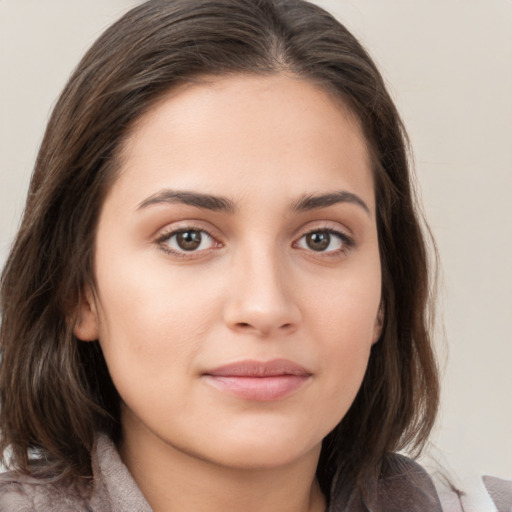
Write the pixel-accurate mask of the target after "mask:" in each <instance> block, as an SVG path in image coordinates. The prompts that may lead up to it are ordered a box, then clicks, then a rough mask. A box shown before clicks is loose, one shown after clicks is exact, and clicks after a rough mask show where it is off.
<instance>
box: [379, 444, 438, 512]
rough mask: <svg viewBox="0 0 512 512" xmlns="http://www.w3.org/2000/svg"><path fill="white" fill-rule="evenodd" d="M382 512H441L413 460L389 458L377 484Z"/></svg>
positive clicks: (431, 488)
mask: <svg viewBox="0 0 512 512" xmlns="http://www.w3.org/2000/svg"><path fill="white" fill-rule="evenodd" d="M378 495H379V504H380V506H381V508H382V510H385V511H387V510H390V511H391V510H408V511H411V512H413V511H418V512H420V511H429V512H437V511H439V512H440V511H441V510H442V508H441V502H440V500H439V496H438V494H437V491H436V488H435V486H434V483H433V482H432V479H431V478H430V476H429V475H428V473H427V472H426V471H425V470H424V469H423V468H422V467H421V466H420V465H419V464H418V463H417V462H415V461H414V460H412V459H409V458H408V457H405V456H403V455H399V454H390V455H389V456H388V457H386V459H385V460H384V463H383V466H382V473H381V478H380V479H379V484H378Z"/></svg>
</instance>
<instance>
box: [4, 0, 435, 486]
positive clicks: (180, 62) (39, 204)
mask: <svg viewBox="0 0 512 512" xmlns="http://www.w3.org/2000/svg"><path fill="white" fill-rule="evenodd" d="M283 71H284V72H288V73H292V74H294V75H296V76H299V77H302V78H303V79H305V80H310V81H313V82H315V83H316V84H320V86H322V87H324V88H325V89H327V90H329V91H331V92H333V93H335V94H336V95H337V97H339V98H340V99H341V100H342V101H343V102H344V103H345V104H346V105H347V106H348V107H349V108H350V109H351V110H352V111H353V112H354V113H355V115H356V116H357V117H358V118H359V119H360V121H361V125H362V127H363V130H364V133H365V136H366V138H367V142H368V146H369V148H370V152H371V154H372V158H373V171H374V180H375V193H376V203H377V224H378V233H379V244H380V253H381V263H382V271H383V277H382V279H383V282H382V290H383V292H382V293H383V295H382V306H383V311H384V327H383V331H382V335H381V339H380V340H379V342H378V343H377V344H375V345H374V347H373V349H372V352H371V356H370V360H369V365H368V369H367V372H366V375H365V378H364V381H363V384H362V387H361V389H360V391H359V393H358V395H357V397H356V399H355V402H354V403H353V405H352V407H351V408H350V410H349V411H348V413H347V414H346V416H345V417H344V418H343V420H342V421H341V422H340V424H339V425H338V426H337V427H336V428H335V429H334V431H333V432H331V433H330V434H329V435H328V436H327V438H326V439H325V440H324V444H323V449H322V453H321V457H320V462H319V466H318V477H319V480H320V483H321V485H322V487H323V488H324V491H326V492H327V491H328V488H329V485H330V483H331V480H332V478H333V474H334V471H335V470H336V471H337V472H338V473H337V474H338V478H337V482H338V484H337V485H338V486H344V488H346V489H349V488H357V489H359V490H360V491H361V492H363V493H366V494H368V493H369V492H370V491H369V489H370V487H371V482H374V481H376V479H377V478H378V476H379V473H380V471H381V466H382V464H383V462H384V460H385V456H386V454H388V453H389V452H393V451H396V450H400V449H403V448H406V447H409V448H410V449H413V450H415V449H416V450H419V449H421V447H422V445H423V444H424V442H425V441H426V439H427V436H428V434H429V432H430V430H431V428H432V425H433V422H434V419H435V416H436V411H437V405H438V376H437V368H436V363H435V359H434V355H433V351H432V346H431V340H430V335H429V317H428V305H429V300H430V288H431V283H430V282H429V273H428V265H427V254H426V248H425V242H424V237H423V235H422V232H421V228H420V222H419V218H418V211H417V206H416V204H415V200H414V194H413V191H412V186H411V182H410V171H409V166H408V160H407V139H406V136H405V131H404V129H403V126H402V123H401V121H400V118H399V115H398V113H397V111H396V108H395V106H394V104H393V102H392V100H391V98H390V96H389V95H388V93H387V91H386V88H385V85H384V82H383V80H382V77H381V75H380V74H379V72H378V70H377V68H376V66H375V65H374V63H373V62H372V60H371V58H370V57H369V56H368V54H367V53H366V52H365V50H364V49H363V48H362V47H361V45H360V44H359V43H358V42H357V41H356V39H355V38H354V37H353V36H352V35H351V34H350V33H349V32H348V31H347V29H346V28H345V27H343V26H342V25H341V24H340V23H339V22H338V21H336V20H335V19H334V18H333V17H332V16H331V15H329V14H328V13H326V12H325V11H324V10H322V9H321V8H319V7H317V6H315V5H312V4H310V3H307V2H304V1H302V0H152V1H149V2H146V3H144V4H142V5H140V6H139V7H136V8H134V9H133V10H131V11H130V12H128V13H127V14H126V15H125V16H124V17H123V18H121V20H119V21H118V22H117V23H115V24H114V25H113V26H112V27H110V28H109V29H108V30H107V31H106V32H105V33H104V34H103V35H102V36H101V37H100V38H99V39H98V41H97V42H96V43H95V44H94V45H93V47H92V48H91V49H90V50H89V52H88V53H87V54H86V55H85V57H84V58H83V59H82V61H81V63H80V64H79V66H78V68H77V69H76V71H75V72H74V74H73V75H72V77H71V78H70V80H69V82H68V84H67V85H66V87H65V89H64V91H63V93H62V95H61V97H60V99H59V101H58V103H57V104H56V106H55V109H54V111H53V114H52V116H51V118H50V121H49V123H48V127H47V130H46V133H45V136H44V139H43V142H42V145H41V148H40V151H39V155H38V158H37V162H36V165H35V170H34V174H33V177H32V181H31V184H30V190H29V194H28V199H27V204H26V209H25V213H24V217H23V221H22V224H21V228H20V230H19V233H18V236H17V238H16V240H15V242H14V245H13V248H12V250H11V253H10V256H9V258H8V260H7V264H6V267H5V269H4V272H3V275H2V284H1V307H2V311H3V321H2V327H1V346H0V347H1V352H2V360H1V368H0V400H1V404H2V408H1V415H0V429H1V443H0V449H1V450H5V449H6V448H7V447H11V449H12V461H11V464H12V466H13V467H15V468H18V469H21V470H22V471H25V472H34V466H33V464H32V463H31V461H30V454H31V453H33V450H35V452H36V455H37V456H39V459H40V460H42V461H44V464H43V465H42V466H43V468H44V469H45V470H46V474H49V472H51V473H53V474H54V475H60V476H63V475H68V476H72V477H78V476H87V475H90V472H91V468H90V452H91V449H92V445H93V442H94V436H95V434H96V432H97V431H99V430H101V431H105V432H107V433H108V434H109V435H110V436H112V437H114V438H116V436H117V435H118V433H119V397H118V395H117V392H116V390H115V388H114V386H113V384H112V381H111V379H110V377H109V373H108V370H107V367H106V364H105V361H104V359H103V356H102V353H101V350H100V348H99V346H98V343H80V342H78V340H77V339H76V338H75V337H74V336H73V333H72V327H73V326H72V325H71V324H72V321H73V318H72V317H73V311H74V310H75V309H76V306H77V304H78V302H79V300H80V293H81V290H83V287H84V284H85V283H88V284H90V285H91V286H93V285H94V276H93V272H92V258H93V252H94V239H95V228H96V224H97V220H98V215H99V211H100V208H101V205H102V202H103V198H104V197H105V194H106V192H107V191H108V188H109V186H110V184H111V183H112V181H113V180H114V179H115V175H116V171H117V168H116V164H117V163H118V159H117V158H116V156H117V153H116V151H117V150H118V149H119V148H120V146H121V144H122V142H123V140H124V139H125V137H126V135H127V132H128V130H129V128H130V127H131V126H132V125H133V123H134V121H135V120H137V119H138V118H139V117H140V116H141V115H142V114H143V113H144V112H146V111H147V110H148V108H149V107H150V106H152V105H153V104H154V103H155V102H156V101H157V100H158V99H160V98H161V96H162V95H163V94H164V93H165V92H167V91H168V90H169V89H170V88H172V87H174V86H176V85H177V84H180V83H184V82H187V81H190V80H193V79H194V78H195V77H198V76H201V75H207V74H208V75H211V74H214V75H215V74H216V75H226V74H230V73H256V74H269V73H278V72H283ZM340 488H341V487H340ZM339 492H342V491H339Z"/></svg>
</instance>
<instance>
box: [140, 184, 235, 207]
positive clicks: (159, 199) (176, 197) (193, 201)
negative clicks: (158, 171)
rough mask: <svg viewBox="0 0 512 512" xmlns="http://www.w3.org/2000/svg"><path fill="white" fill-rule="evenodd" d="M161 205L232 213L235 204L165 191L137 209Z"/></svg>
mask: <svg viewBox="0 0 512 512" xmlns="http://www.w3.org/2000/svg"><path fill="white" fill-rule="evenodd" d="M162 203H181V204H186V205H190V206H195V207H197V208H204V209H206V210H212V211H222V212H228V213H234V211H235V204H234V203H233V201H231V200H230V199H227V198H226V197H221V196H214V195H211V194H203V193H201V192H190V191H181V190H180V191H178V190H171V189H165V190H161V191H160V192H157V193H156V194H153V195H151V196H149V197H148V198H147V199H145V200H144V201H142V202H141V203H140V204H139V206H138V208H137V209H143V208H147V207H149V206H153V205H157V204H162Z"/></svg>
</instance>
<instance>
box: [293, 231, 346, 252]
mask: <svg viewBox="0 0 512 512" xmlns="http://www.w3.org/2000/svg"><path fill="white" fill-rule="evenodd" d="M353 245H354V241H353V239H352V238H350V237H349V236H348V235H346V234H345V233H343V232H341V231H335V230H333V229H318V230H317V231H310V232H309V233H305V234H304V235H302V236H301V237H300V238H299V239H298V240H297V241H296V242H295V243H294V246H295V247H298V248H299V249H305V250H308V251H314V252H322V253H325V254H337V253H344V252H345V251H346V250H348V249H350V248H351V247H353Z"/></svg>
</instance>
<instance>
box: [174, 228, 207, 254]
mask: <svg viewBox="0 0 512 512" xmlns="http://www.w3.org/2000/svg"><path fill="white" fill-rule="evenodd" d="M202 238H203V237H202V235H201V232H200V231H192V230H191V231H182V232H181V233H178V234H177V235H176V244H177V245H178V247H179V248H180V249H183V250H184V251H195V250H196V249H197V248H198V247H199V246H200V245H201V240H202Z"/></svg>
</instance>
